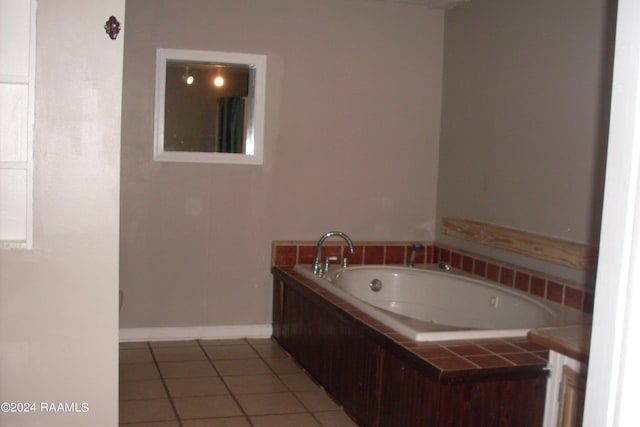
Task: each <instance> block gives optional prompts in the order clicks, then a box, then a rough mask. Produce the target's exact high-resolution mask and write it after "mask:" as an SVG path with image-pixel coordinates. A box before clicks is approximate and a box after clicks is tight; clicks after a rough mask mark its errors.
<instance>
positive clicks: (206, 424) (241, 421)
mask: <svg viewBox="0 0 640 427" xmlns="http://www.w3.org/2000/svg"><path fill="white" fill-rule="evenodd" d="M182 426H183V427H251V424H249V421H247V419H246V418H244V417H231V418H207V419H203V420H187V421H183V422H182ZM281 427H285V426H281ZM291 427H293V426H291Z"/></svg>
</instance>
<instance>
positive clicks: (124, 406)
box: [119, 399, 176, 423]
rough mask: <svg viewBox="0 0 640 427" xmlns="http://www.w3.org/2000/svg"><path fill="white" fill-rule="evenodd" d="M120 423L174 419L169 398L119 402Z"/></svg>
mask: <svg viewBox="0 0 640 427" xmlns="http://www.w3.org/2000/svg"><path fill="white" fill-rule="evenodd" d="M119 411H120V423H139V422H150V421H167V420H175V419H176V418H175V414H174V413H173V408H172V407H171V403H169V399H147V400H129V401H125V402H120V409H119Z"/></svg>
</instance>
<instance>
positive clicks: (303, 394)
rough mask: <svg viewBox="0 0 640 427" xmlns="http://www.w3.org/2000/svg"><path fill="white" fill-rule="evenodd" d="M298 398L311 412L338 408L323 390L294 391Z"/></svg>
mask: <svg viewBox="0 0 640 427" xmlns="http://www.w3.org/2000/svg"><path fill="white" fill-rule="evenodd" d="M294 394H295V395H296V397H297V398H298V400H300V401H301V402H302V404H303V405H304V406H305V407H306V408H307V409H308V410H309V411H311V412H316V411H337V410H339V409H340V407H339V406H338V405H336V404H335V402H334V401H333V400H331V398H330V397H329V396H327V394H326V393H325V392H323V391H320V390H316V391H296V392H295V393H294Z"/></svg>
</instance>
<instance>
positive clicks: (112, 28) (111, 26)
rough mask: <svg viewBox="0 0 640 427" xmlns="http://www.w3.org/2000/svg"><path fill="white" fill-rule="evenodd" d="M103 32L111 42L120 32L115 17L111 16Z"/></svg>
mask: <svg viewBox="0 0 640 427" xmlns="http://www.w3.org/2000/svg"><path fill="white" fill-rule="evenodd" d="M104 30H105V31H106V32H107V34H109V37H110V38H111V40H115V39H116V38H117V37H118V33H119V32H120V23H119V22H118V20H117V19H116V17H115V16H111V17H110V18H109V20H108V21H107V22H106V24H104Z"/></svg>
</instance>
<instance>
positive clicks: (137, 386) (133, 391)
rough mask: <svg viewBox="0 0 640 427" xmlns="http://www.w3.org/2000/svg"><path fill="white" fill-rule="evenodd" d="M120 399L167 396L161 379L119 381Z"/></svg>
mask: <svg viewBox="0 0 640 427" xmlns="http://www.w3.org/2000/svg"><path fill="white" fill-rule="evenodd" d="M119 389H120V394H119V398H120V400H140V399H161V398H166V397H167V392H166V391H165V389H164V385H163V384H162V381H161V380H159V379H157V380H141V381H120V387H119Z"/></svg>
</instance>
